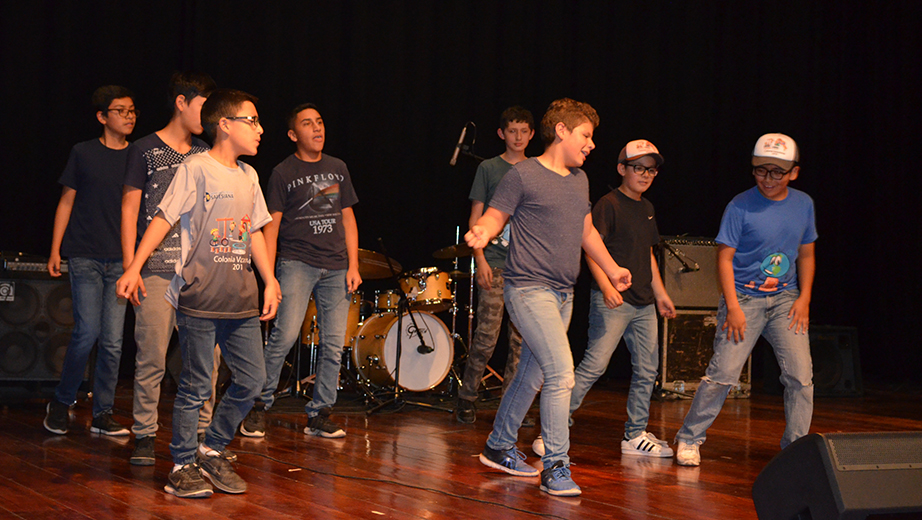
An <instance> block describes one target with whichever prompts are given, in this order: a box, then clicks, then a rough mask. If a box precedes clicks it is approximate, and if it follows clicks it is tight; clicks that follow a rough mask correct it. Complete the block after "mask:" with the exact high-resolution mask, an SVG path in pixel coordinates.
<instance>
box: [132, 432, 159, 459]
mask: <svg viewBox="0 0 922 520" xmlns="http://www.w3.org/2000/svg"><path fill="white" fill-rule="evenodd" d="M154 439H156V437H154V436H153V435H148V436H147V437H141V438H140V439H135V441H134V451H133V452H131V458H130V459H128V462H129V463H130V464H131V465H133V466H153V465H154Z"/></svg>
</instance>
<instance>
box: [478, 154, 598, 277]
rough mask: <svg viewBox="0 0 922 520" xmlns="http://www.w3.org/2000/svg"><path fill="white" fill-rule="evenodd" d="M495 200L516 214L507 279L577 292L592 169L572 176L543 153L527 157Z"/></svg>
mask: <svg viewBox="0 0 922 520" xmlns="http://www.w3.org/2000/svg"><path fill="white" fill-rule="evenodd" d="M490 205H491V206H492V207H494V208H496V209H498V210H499V211H502V212H503V213H508V214H509V215H511V217H510V219H509V221H510V224H511V228H512V232H511V241H510V244H509V256H508V258H507V259H506V268H505V270H504V271H503V277H504V278H505V279H506V284H507V285H509V286H511V287H529V286H535V285H543V286H547V287H550V288H551V289H554V290H557V291H562V292H572V291H573V285H575V284H576V278H577V277H578V276H579V261H580V254H581V253H580V251H581V249H582V240H583V225H584V223H585V220H586V215H588V214H589V211H590V204H589V182H588V180H587V179H586V173H585V172H583V170H581V169H579V168H570V174H569V175H567V176H561V175H558V174H556V173H554V172H553V171H551V170H549V169H547V168H545V167H544V166H543V165H542V164H541V163H540V162H539V161H538V159H537V158H531V159H527V160H525V161H522V162H520V163H518V164H516V165H515V166H513V167H512V169H510V170H509V173H507V174H506V176H505V177H503V180H502V182H500V184H499V187H497V188H496V193H495V194H494V195H493V199H492V200H491V201H490Z"/></svg>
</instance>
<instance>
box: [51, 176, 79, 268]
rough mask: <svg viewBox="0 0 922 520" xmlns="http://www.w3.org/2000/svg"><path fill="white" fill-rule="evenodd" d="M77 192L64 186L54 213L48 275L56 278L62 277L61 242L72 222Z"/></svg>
mask: <svg viewBox="0 0 922 520" xmlns="http://www.w3.org/2000/svg"><path fill="white" fill-rule="evenodd" d="M76 197H77V190H75V189H73V188H68V187H67V186H64V189H63V190H62V191H61V200H59V201H58V208H57V209H56V210H55V212H54V228H52V233H51V254H50V255H49V256H48V274H50V275H51V276H54V277H58V276H61V242H62V241H63V240H64V231H65V230H67V223H68V222H70V213H71V211H73V209H74V199H75V198H76Z"/></svg>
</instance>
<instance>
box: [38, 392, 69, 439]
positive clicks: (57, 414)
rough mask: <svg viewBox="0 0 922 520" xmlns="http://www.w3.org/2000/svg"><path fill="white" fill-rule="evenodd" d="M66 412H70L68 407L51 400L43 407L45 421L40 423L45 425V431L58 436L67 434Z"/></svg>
mask: <svg viewBox="0 0 922 520" xmlns="http://www.w3.org/2000/svg"><path fill="white" fill-rule="evenodd" d="M68 410H70V407H69V406H67V405H66V404H64V403H62V402H60V401H57V400H52V401H51V402H49V403H48V406H46V407H45V411H46V412H47V413H46V414H45V421H44V422H43V423H42V424H44V425H45V429H46V430H48V431H50V432H51V433H57V434H58V435H64V434H65V433H67V419H68V413H69V412H68Z"/></svg>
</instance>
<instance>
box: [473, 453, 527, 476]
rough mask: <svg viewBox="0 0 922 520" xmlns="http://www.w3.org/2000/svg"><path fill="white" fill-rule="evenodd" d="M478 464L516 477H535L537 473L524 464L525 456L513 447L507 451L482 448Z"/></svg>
mask: <svg viewBox="0 0 922 520" xmlns="http://www.w3.org/2000/svg"><path fill="white" fill-rule="evenodd" d="M480 462H481V463H482V464H483V465H484V466H489V467H491V468H495V469H498V470H502V471H505V472H506V473H508V474H510V475H515V476H517V477H537V476H538V473H539V472H538V470H537V469H535V468H533V467H531V466H529V465H528V464H525V454H524V453H522V452H521V451H519V450H518V448H516V447H515V446H513V447H511V448H509V449H508V450H494V449H493V448H491V447H489V446H484V447H483V451H482V452H481V453H480Z"/></svg>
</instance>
